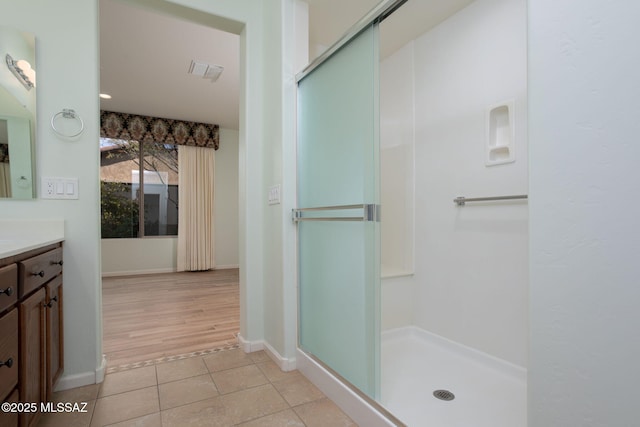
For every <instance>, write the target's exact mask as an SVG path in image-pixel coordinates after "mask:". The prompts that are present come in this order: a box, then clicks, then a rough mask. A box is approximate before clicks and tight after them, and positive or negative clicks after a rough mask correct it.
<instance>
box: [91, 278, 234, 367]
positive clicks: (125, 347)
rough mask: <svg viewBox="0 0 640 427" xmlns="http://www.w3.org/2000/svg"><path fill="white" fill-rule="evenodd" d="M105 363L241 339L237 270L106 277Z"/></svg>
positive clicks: (172, 353) (117, 363)
mask: <svg viewBox="0 0 640 427" xmlns="http://www.w3.org/2000/svg"><path fill="white" fill-rule="evenodd" d="M102 307H103V312H102V313H103V352H104V353H105V354H106V357H107V366H109V367H113V366H121V365H125V364H129V363H134V362H142V361H146V360H152V359H157V358H161V357H166V356H175V355H179V354H185V353H191V352H194V351H200V350H208V349H212V348H221V347H228V346H232V345H235V344H237V339H236V335H237V334H238V332H239V331H240V297H239V285H238V269H229V270H214V271H206V272H183V273H167V274H150V275H144V276H126V277H105V278H103V279H102Z"/></svg>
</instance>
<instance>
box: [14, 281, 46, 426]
mask: <svg viewBox="0 0 640 427" xmlns="http://www.w3.org/2000/svg"><path fill="white" fill-rule="evenodd" d="M44 301H45V290H44V288H41V289H40V290H38V291H37V292H36V293H34V294H33V295H31V296H30V297H29V298H27V299H25V300H24V301H22V302H21V303H20V401H21V402H44V401H45V397H46V396H45V391H46V385H45V369H44V368H45V366H44V363H45V359H44V349H45V334H46V331H45V311H44V310H45V308H44ZM39 415H40V414H39V413H21V414H20V425H21V426H23V427H31V426H35V425H37V422H38V418H39Z"/></svg>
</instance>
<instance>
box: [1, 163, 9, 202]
mask: <svg viewBox="0 0 640 427" xmlns="http://www.w3.org/2000/svg"><path fill="white" fill-rule="evenodd" d="M0 197H11V171H10V168H9V163H5V162H3V161H2V159H0Z"/></svg>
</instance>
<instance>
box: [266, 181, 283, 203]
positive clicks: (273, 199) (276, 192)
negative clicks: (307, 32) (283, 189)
mask: <svg viewBox="0 0 640 427" xmlns="http://www.w3.org/2000/svg"><path fill="white" fill-rule="evenodd" d="M267 200H268V202H269V204H270V205H277V204H280V184H278V185H272V186H271V187H269V196H268V198H267Z"/></svg>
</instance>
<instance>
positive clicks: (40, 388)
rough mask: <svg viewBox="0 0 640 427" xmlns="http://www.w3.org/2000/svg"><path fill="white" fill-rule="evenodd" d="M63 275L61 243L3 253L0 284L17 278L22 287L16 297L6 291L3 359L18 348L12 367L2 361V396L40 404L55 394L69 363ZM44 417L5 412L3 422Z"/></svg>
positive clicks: (1, 308) (1, 315) (1, 311)
mask: <svg viewBox="0 0 640 427" xmlns="http://www.w3.org/2000/svg"><path fill="white" fill-rule="evenodd" d="M62 277H63V276H62V244H61V243H57V244H54V245H48V246H45V247H43V248H40V249H36V250H32V251H29V252H26V253H24V254H20V255H15V256H12V257H9V258H4V259H0V290H2V289H6V288H7V287H8V286H9V281H11V280H12V281H11V287H12V288H13V289H15V290H16V291H15V292H11V294H12V295H10V296H11V297H13V298H14V300H13V301H12V302H10V303H9V302H7V301H3V299H2V296H3V295H4V293H0V361H2V358H3V357H6V356H5V354H15V356H13V363H11V365H12V366H11V368H10V370H11V372H10V370H9V369H8V368H7V367H6V366H1V367H0V400H1V401H2V402H10V401H17V402H21V403H36V404H38V408H39V405H40V402H47V401H49V400H50V399H51V394H52V392H53V388H54V386H55V383H56V381H57V380H58V378H59V377H60V375H61V374H62V371H63V368H64V357H63V347H64V340H63V315H62V308H63V305H62V303H63V286H62V282H63V280H62ZM5 293H6V292H5ZM12 337H13V338H12ZM14 345H17V350H12V348H13V347H12V346H14ZM3 369H7V371H5V372H3V371H2V370H3ZM15 375H17V380H16V379H15V378H14V376H15ZM5 378H6V380H5ZM5 383H6V384H5ZM39 418H40V413H39V412H35V413H24V412H23V413H20V414H16V413H14V414H0V426H2V427H5V426H7V427H17V426H19V427H33V426H36V425H37V424H38V420H39Z"/></svg>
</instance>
